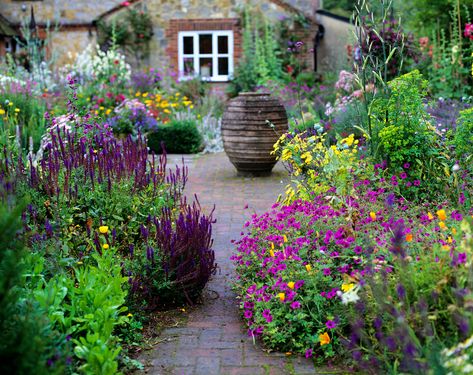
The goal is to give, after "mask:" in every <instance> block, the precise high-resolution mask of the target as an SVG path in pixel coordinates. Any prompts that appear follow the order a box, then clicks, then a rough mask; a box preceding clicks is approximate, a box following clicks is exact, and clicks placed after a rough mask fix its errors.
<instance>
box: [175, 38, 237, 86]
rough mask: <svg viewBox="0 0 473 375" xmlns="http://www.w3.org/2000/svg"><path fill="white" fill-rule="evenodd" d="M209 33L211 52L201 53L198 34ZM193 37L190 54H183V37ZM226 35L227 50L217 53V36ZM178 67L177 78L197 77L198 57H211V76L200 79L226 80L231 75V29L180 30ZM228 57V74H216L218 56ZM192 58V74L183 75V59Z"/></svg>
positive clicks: (211, 80) (198, 71)
mask: <svg viewBox="0 0 473 375" xmlns="http://www.w3.org/2000/svg"><path fill="white" fill-rule="evenodd" d="M201 34H211V35H212V53H211V54H210V53H207V54H201V53H200V51H199V35H201ZM189 36H191V37H193V38H194V48H193V52H194V53H192V54H184V37H189ZM219 36H226V37H228V52H227V53H218V37H219ZM177 50H178V67H179V80H182V81H185V80H188V79H192V78H195V77H198V76H199V75H200V65H199V58H201V57H202V58H211V59H212V73H213V75H212V76H211V77H202V80H205V81H210V82H227V81H229V80H230V79H231V77H232V76H233V31H232V30H199V31H180V32H179V35H178V48H177ZM219 57H227V58H228V74H227V75H218V74H217V73H218V58H219ZM186 58H193V59H194V75H192V76H184V59H186Z"/></svg>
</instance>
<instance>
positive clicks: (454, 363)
mask: <svg viewBox="0 0 473 375" xmlns="http://www.w3.org/2000/svg"><path fill="white" fill-rule="evenodd" d="M442 356H443V357H444V366H445V367H446V368H447V369H448V370H449V372H448V375H450V374H451V375H454V374H473V364H472V363H473V336H470V337H469V338H468V339H466V340H465V341H463V342H461V343H459V344H458V345H457V346H454V347H453V348H450V349H444V350H443V351H442Z"/></svg>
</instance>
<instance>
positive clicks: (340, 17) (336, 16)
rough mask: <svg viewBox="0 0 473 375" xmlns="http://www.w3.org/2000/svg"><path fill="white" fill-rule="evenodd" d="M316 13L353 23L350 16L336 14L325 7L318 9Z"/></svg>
mask: <svg viewBox="0 0 473 375" xmlns="http://www.w3.org/2000/svg"><path fill="white" fill-rule="evenodd" d="M316 13H317V14H321V15H322V16H327V17H330V18H333V19H336V20H338V21H342V22H346V23H353V22H352V20H351V18H349V17H345V16H340V15H338V14H335V13H332V12H329V11H328V10H325V9H319V10H317V11H316Z"/></svg>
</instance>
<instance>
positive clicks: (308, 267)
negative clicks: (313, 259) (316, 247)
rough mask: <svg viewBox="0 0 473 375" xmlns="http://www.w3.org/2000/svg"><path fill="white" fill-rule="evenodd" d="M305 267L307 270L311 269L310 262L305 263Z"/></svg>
mask: <svg viewBox="0 0 473 375" xmlns="http://www.w3.org/2000/svg"><path fill="white" fill-rule="evenodd" d="M305 269H306V270H307V272H310V270H311V269H312V266H311V265H310V264H306V265H305Z"/></svg>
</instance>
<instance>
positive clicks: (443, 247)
mask: <svg viewBox="0 0 473 375" xmlns="http://www.w3.org/2000/svg"><path fill="white" fill-rule="evenodd" d="M442 249H444V250H450V246H448V245H442Z"/></svg>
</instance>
